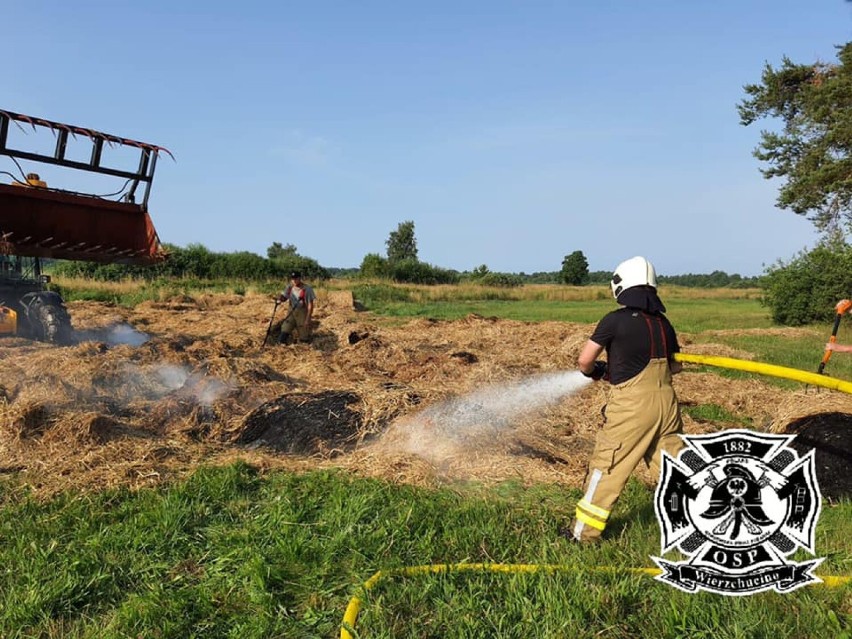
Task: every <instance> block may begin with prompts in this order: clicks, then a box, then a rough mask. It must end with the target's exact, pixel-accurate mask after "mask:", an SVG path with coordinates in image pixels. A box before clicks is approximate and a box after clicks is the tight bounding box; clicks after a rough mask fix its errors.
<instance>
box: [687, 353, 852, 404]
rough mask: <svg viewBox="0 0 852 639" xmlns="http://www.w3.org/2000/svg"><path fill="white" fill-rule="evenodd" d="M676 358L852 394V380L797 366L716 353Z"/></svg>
mask: <svg viewBox="0 0 852 639" xmlns="http://www.w3.org/2000/svg"><path fill="white" fill-rule="evenodd" d="M674 357H675V359H676V360H677V361H679V362H689V363H691V364H706V365H707V366H718V367H720V368H732V369H735V370H740V371H746V372H748V373H760V374H761V375H770V376H772V377H782V378H784V379H792V380H794V381H797V382H802V383H803V384H810V385H812V386H824V387H825V388H831V389H833V390H839V391H842V392H844V393H850V394H852V382H847V381H844V380H842V379H835V378H833V377H828V376H826V375H820V374H819V373H809V372H807V371H800V370H798V369H796V368H787V367H785V366H776V365H774V364H764V363H762V362H751V361H749V360H745V359H734V358H733V357H717V356H715V355H692V354H688V353H675V356H674Z"/></svg>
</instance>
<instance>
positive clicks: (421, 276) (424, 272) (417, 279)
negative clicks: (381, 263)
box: [388, 259, 459, 284]
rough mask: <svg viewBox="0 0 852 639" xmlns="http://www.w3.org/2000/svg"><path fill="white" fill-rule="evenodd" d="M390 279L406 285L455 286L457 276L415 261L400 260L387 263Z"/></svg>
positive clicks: (448, 271)
mask: <svg viewBox="0 0 852 639" xmlns="http://www.w3.org/2000/svg"><path fill="white" fill-rule="evenodd" d="M388 267H389V271H390V277H391V279H392V280H393V281H395V282H406V283H408V284H457V283H458V281H459V274H458V273H457V272H456V271H450V270H447V269H443V268H439V267H437V266H432V265H431V264H427V263H426V262H418V261H417V260H413V259H409V260H400V261H399V262H389V263H388Z"/></svg>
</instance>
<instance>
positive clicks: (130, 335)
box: [74, 323, 151, 346]
mask: <svg viewBox="0 0 852 639" xmlns="http://www.w3.org/2000/svg"><path fill="white" fill-rule="evenodd" d="M74 339H75V341H76V342H77V343H82V342H103V343H105V344H108V345H109V346H119V345H120V344H126V345H127V346H141V345H142V344H144V343H145V342H147V341H148V340H149V339H151V336H150V335H148V334H147V333H143V332H142V331H138V330H136V329H135V328H133V327H132V326H131V325H130V324H124V323H122V324H113V325H112V326H107V327H105V328H98V329H91V330H84V331H75V333H74Z"/></svg>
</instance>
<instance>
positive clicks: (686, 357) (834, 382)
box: [340, 353, 852, 639]
mask: <svg viewBox="0 0 852 639" xmlns="http://www.w3.org/2000/svg"><path fill="white" fill-rule="evenodd" d="M675 359H676V360H677V361H679V362H686V363H690V364H704V365H706V366H717V367H719V368H731V369H734V370H741V371H746V372H748V373H759V374H761V375H769V376H772V377H780V378H783V379H791V380H793V381H797V382H802V383H803V384H810V385H812V386H823V387H825V388H830V389H833V390H838V391H841V392H844V393H849V394H852V382H847V381H844V380H841V379H834V378H833V377H827V376H826V375H821V374H819V373H809V372H807V371H802V370H798V369H795V368H787V367H785V366H776V365H774V364H764V363H762V362H752V361H749V360H743V359H734V358H732V357H717V356H715V355H692V354H688V353H675ZM577 570H578V568H577V567H575V566H566V565H559V564H432V565H426V566H407V567H404V568H397V569H394V570H379V571H377V572H376V573H375V574H374V575H373V576H372V577H370V578H369V579H368V580H367V581H365V582H364V584H363V585H362V587H363V589H364V591H368V590H370V589H371V588H373V587H374V586H375V585H376V584H377V583H378V582H379V581H380V580H381V579H383V578H385V577H392V576H395V575H403V576H410V575H417V574H421V573H447V572H451V571H454V572H465V571H466V572H506V573H521V572H528V573H533V572H540V571H545V572H575V571H577ZM585 570H592V571H595V572H622V573H633V574H638V575H650V576H656V575H659V574H660V572H662V571H661V570H660V569H659V568H615V567H612V566H597V567H594V568H585ZM819 578H820V579H821V580H822V584H823V585H824V586H827V587H829V588H837V587H840V586H843V585H846V584H847V583H849V582H850V580H852V577H845V576H833V575H820V576H819ZM361 603H362V601H361V599H360V598H359V597H358V596H357V595H356V596H354V597H352V599H350V600H349V605H348V606H346V612H345V613H344V614H343V623H342V624H341V626H340V639H353V637H352V635H351V634H350V632H349V630H354V629H355V621H356V620H357V618H358V613H359V612H360V611H361Z"/></svg>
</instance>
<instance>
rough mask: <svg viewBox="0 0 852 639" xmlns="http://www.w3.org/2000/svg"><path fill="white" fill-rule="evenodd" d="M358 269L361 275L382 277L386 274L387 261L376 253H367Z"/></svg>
mask: <svg viewBox="0 0 852 639" xmlns="http://www.w3.org/2000/svg"><path fill="white" fill-rule="evenodd" d="M359 270H360V273H359V275H360V276H361V277H372V278H384V277H387V276H388V261H387V260H386V259H385V258H383V257H382V256H381V255H379V254H378V253H367V254H366V255H365V256H364V259H363V260H361V268H360V269H359Z"/></svg>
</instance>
